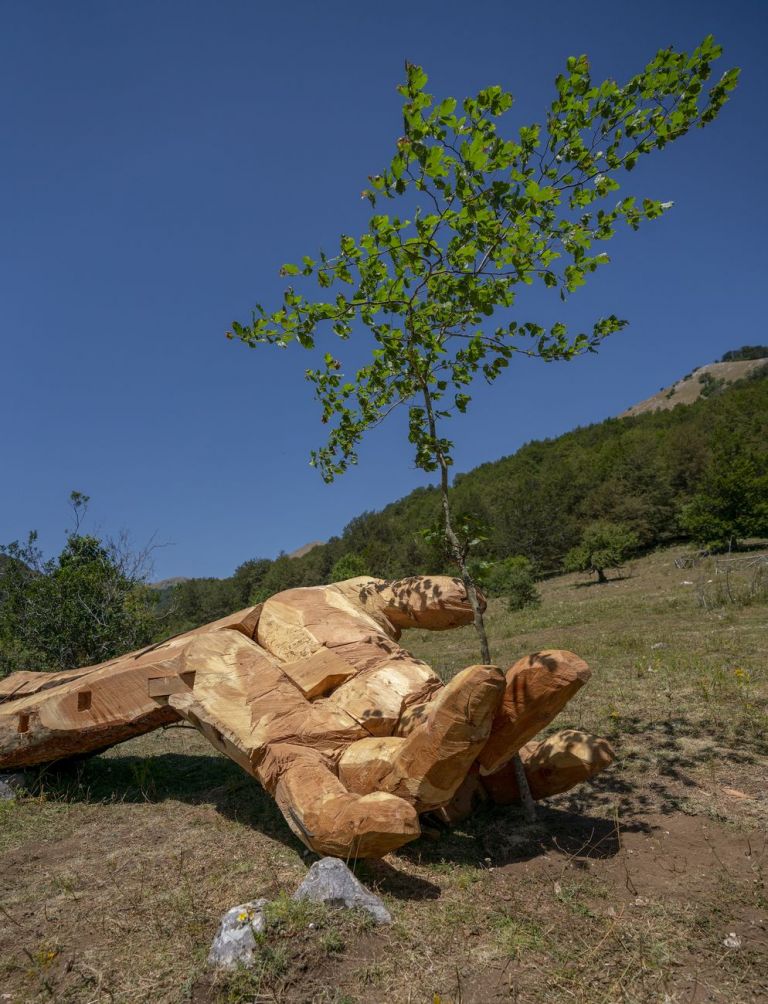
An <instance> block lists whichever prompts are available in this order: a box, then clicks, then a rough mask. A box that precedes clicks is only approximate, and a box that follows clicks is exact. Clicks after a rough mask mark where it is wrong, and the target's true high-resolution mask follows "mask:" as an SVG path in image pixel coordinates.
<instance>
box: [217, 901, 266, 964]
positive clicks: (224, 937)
mask: <svg viewBox="0 0 768 1004" xmlns="http://www.w3.org/2000/svg"><path fill="white" fill-rule="evenodd" d="M268 902H269V901H268V900H266V899H255V900H253V902H251V903H242V904H241V905H240V906H233V907H232V909H231V910H227V912H226V913H225V914H224V916H223V917H222V918H221V924H220V926H219V930H218V933H217V934H216V937H215V938H214V939H213V944H212V945H211V950H210V952H209V953H208V965H209V966H221V967H222V968H224V969H234V968H235V966H237V965H238V963H242V964H243V965H246V966H247V965H249V963H251V962H253V952H254V949H255V948H256V935H257V934H261V933H262V932H263V931H264V930H265V929H266V926H267V921H266V918H265V917H264V907H265V906H266V905H267V903H268Z"/></svg>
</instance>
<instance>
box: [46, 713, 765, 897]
mask: <svg viewBox="0 0 768 1004" xmlns="http://www.w3.org/2000/svg"><path fill="white" fill-rule="evenodd" d="M617 733H618V734H617V735H616V736H613V737H611V738H612V739H614V740H618V743H619V745H620V743H621V739H622V738H628V737H640V736H642V737H643V747H642V748H641V749H639V750H632V749H628V750H627V751H626V752H624V753H620V762H621V764H622V766H623V767H625V768H627V771H628V772H632V771H633V770H636V769H639V770H641V771H643V772H645V773H646V775H651V776H650V777H649V780H648V782H646V783H644V784H643V785H641V786H639V785H635V784H633V783H632V782H631V780H628V779H627V774H626V772H625V771H624V770H619V769H612V770H609V771H606V772H605V773H604V774H602V775H600V777H598V778H596V779H595V780H594V781H593V782H592V783H591V784H587V785H582V786H580V787H578V788H575V789H573V790H572V791H571V792H568V793H566V794H564V795H560V796H558V797H557V799H556V800H554V801H552V802H549V803H540V804H539V807H538V820H537V822H536V824H535V825H530V824H528V823H526V821H525V819H524V818H523V815H522V812H521V811H520V810H519V809H517V808H515V807H505V808H501V807H485V808H482V809H480V810H478V811H477V812H476V813H475V814H474V815H473V816H472V817H471V818H470V819H469V820H468V821H467V822H465V823H463V824H461V825H460V826H459V827H457V828H455V829H452V830H447V831H446V832H445V833H443V834H442V835H440V836H439V838H438V839H437V840H436V841H435V840H429V839H427V838H424V837H423V838H421V839H420V840H418V841H415V842H414V843H412V844H408V845H406V846H405V847H403V848H402V849H401V850H400V851H399V852H398V855H399V856H401V857H403V858H404V859H406V860H408V861H411V862H414V863H418V864H422V865H425V866H427V867H435V868H437V869H439V868H440V867H442V866H445V867H456V866H467V867H472V868H485V867H488V866H489V864H492V865H493V866H495V867H502V866H504V865H511V864H514V863H516V862H521V861H528V860H531V859H533V858H537V857H539V856H541V855H544V854H548V853H558V854H563V855H567V856H569V857H572V858H573V860H574V864H575V866H576V867H579V863H582V865H583V866H586V861H587V860H588V859H589V858H610V857H612V856H614V855H615V854H616V853H617V852H618V851H619V849H620V833H619V832H617V820H619V821H620V830H621V831H624V832H627V831H635V832H646V833H648V832H651V830H652V827H651V826H650V825H649V824H648V822H647V819H648V816H650V815H657V816H658V815H671V814H672V813H675V812H679V811H681V797H682V798H684V797H685V791H686V790H687V789H695V788H696V787H697V783H696V781H694V780H693V779H692V778H691V777H690V775H689V773H688V772H689V771H690V770H692V769H693V768H695V767H697V766H700V765H701V764H702V763H706V762H708V761H710V760H711V759H712V758H713V756H716V757H717V758H719V759H722V758H723V757H726V758H727V759H729V760H731V761H732V762H734V763H738V764H751V763H754V762H755V757H754V755H753V753H752V750H751V749H750V748H749V744H747V743H746V742H745V744H744V745H743V746H742V747H741V749H739V750H734V749H732V748H726V749H723V748H722V746H721V745H720V743H721V741H723V740H724V739H725V738H726V737H725V736H721V735H720V734H719V733H718V732H717V730H713V731H711V732H707V733H705V734H703V733H702V730H701V728H700V727H699V726H694V725H692V724H691V723H689V722H687V721H686V720H685V719H682V718H676V719H669V720H665V721H656V722H649V721H648V720H646V719H642V718H640V717H629V716H627V717H622V719H621V722H620V723H619V724H617ZM702 738H704V739H705V740H710V742H704V743H702ZM687 740H696V742H694V743H691V742H688V741H687ZM745 740H746V737H745ZM723 745H725V746H727V744H725V743H724V742H723ZM645 749H647V753H646V752H645V751H644V750H645ZM755 751H757V750H756V749H755ZM646 760H647V764H646ZM32 791H33V793H40V792H45V794H46V795H48V797H53V798H61V799H63V800H66V801H69V802H85V803H91V804H98V803H107V804H109V803H120V802H123V803H144V802H150V803H161V802H165V801H180V802H185V803H187V804H210V805H213V806H214V807H215V808H216V810H217V811H218V812H219V813H221V814H222V816H225V817H226V818H227V819H230V820H233V821H235V822H237V823H239V824H240V825H243V826H246V827H249V828H253V829H255V830H258V831H260V832H262V833H264V834H265V835H266V836H268V837H270V838H272V839H275V840H279V841H280V842H282V843H284V844H285V845H286V846H287V847H290V848H291V849H292V850H295V851H296V852H297V853H302V851H303V850H304V848H303V845H302V844H301V843H300V842H299V841H298V840H297V839H296V838H295V837H294V835H293V834H292V833H291V831H290V830H289V828H288V826H287V824H286V823H285V821H284V820H283V817H282V815H281V813H280V811H279V810H278V808H277V805H276V804H275V802H274V800H273V799H272V798H271V797H270V796H269V795H268V794H267V793H266V792H265V791H264V790H263V789H262V788H261V787H260V786H259V785H258V784H257V782H256V781H254V780H253V779H252V778H250V777H249V776H248V775H246V774H245V773H244V772H243V771H242V770H241V769H240V768H239V767H238V766H237V765H236V764H234V763H233V762H232V761H230V760H228V759H226V758H225V757H221V756H217V755H210V756H207V755H201V754H192V753H189V754H181V753H161V754H157V755H149V756H136V755H119V754H118V755H116V754H115V753H112V754H110V755H109V756H94V757H91V758H89V759H85V760H81V761H69V762H66V763H60V764H58V765H55V766H52V767H47V768H43V769H41V770H40V771H39V772H38V775H37V779H36V781H33V782H32ZM681 793H682V794H681ZM396 860H397V857H396V856H393V857H392V858H390V862H394V863H396ZM356 871H357V873H358V875H359V876H360V878H361V879H362V880H363V881H366V882H368V883H369V884H372V885H375V886H376V887H377V888H379V889H381V890H382V891H383V892H385V893H387V894H389V895H391V896H393V897H395V898H398V899H436V898H438V897H439V896H440V889H439V888H438V887H437V886H435V885H433V884H432V883H430V882H428V881H425V880H422V879H417V878H415V877H414V876H412V875H405V874H402V873H400V872H399V871H398V870H397V868H396V867H393V866H392V864H391V863H387V862H383V861H360V862H357V864H356Z"/></svg>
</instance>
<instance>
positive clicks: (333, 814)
mask: <svg viewBox="0 0 768 1004" xmlns="http://www.w3.org/2000/svg"><path fill="white" fill-rule="evenodd" d="M275 799H276V801H277V804H278V806H279V808H280V811H281V812H282V814H283V816H284V817H285V819H286V821H287V823H288V825H289V826H290V828H291V829H292V830H293V832H294V833H295V834H296V836H297V837H298V838H299V839H300V840H301V841H302V842H303V843H304V844H306V846H307V847H309V848H310V849H311V850H313V851H316V852H317V853H318V854H330V855H334V856H335V857H340V858H356V857H357V858H368V857H382V856H383V855H384V854H388V853H389V852H390V851H394V850H396V849H397V848H398V847H402V846H403V844H406V843H408V842H409V841H410V840H415V839H416V837H418V836H419V833H420V829H419V819H418V816H417V814H416V811H415V809H414V808H413V806H412V805H409V804H408V802H406V801H404V800H403V799H402V798H397V797H396V796H395V795H390V794H387V793H386V792H382V791H376V792H373V793H371V794H367V795H358V794H353V793H350V792H348V791H347V790H346V788H345V787H344V785H343V784H342V783H341V781H340V780H339V778H338V777H336V775H335V774H333V773H332V772H331V771H330V770H329V769H328V767H327V766H326V765H325V764H324V763H322V761H320V760H316V759H313V757H312V754H311V751H309V750H305V751H304V753H303V755H302V756H300V757H297V758H295V759H293V760H292V761H291V762H290V763H289V764H288V766H287V767H286V768H285V769H284V770H282V771H281V772H280V776H279V780H278V781H277V784H276V786H275Z"/></svg>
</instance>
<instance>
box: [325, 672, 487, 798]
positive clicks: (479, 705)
mask: <svg viewBox="0 0 768 1004" xmlns="http://www.w3.org/2000/svg"><path fill="white" fill-rule="evenodd" d="M503 691H504V677H503V676H502V674H501V672H500V670H498V669H497V668H496V667H495V666H470V667H469V668H468V669H465V670H463V671H462V672H461V673H458V674H457V675H456V676H455V677H454V678H453V679H452V680H451V682H450V683H449V684H448V685H447V686H446V687H444V688H443V689H442V690H441V691H439V692H438V693H437V695H436V697H435V699H434V700H433V701H432V702H431V703H430V704H429V710H428V712H427V715H426V718H425V720H424V722H423V724H421V725H420V726H418V727H417V728H415V729H414V730H413V731H412V732H411V733H410V735H409V736H407V737H406V738H400V737H389V738H380V739H363V740H361V741H360V742H357V743H353V744H352V745H351V746H350V747H349V748H348V749H347V750H346V752H345V753H344V754H343V756H342V757H341V760H340V761H339V777H340V778H341V780H342V781H343V783H344V784H345V786H346V787H347V788H348V789H349V790H350V791H358V792H361V793H364V792H368V791H373V790H379V791H387V792H391V793H392V794H395V795H398V796H399V797H400V798H403V799H405V800H406V801H408V802H410V803H411V804H412V805H413V806H415V808H416V810H417V812H427V811H429V810H430V809H434V808H437V807H438V806H441V805H444V804H445V803H446V802H447V801H450V799H451V798H452V797H453V795H454V793H455V791H456V789H457V788H458V787H459V785H460V784H461V782H462V781H463V780H464V777H465V775H466V773H467V771H468V770H469V768H470V766H471V765H472V763H473V761H474V760H475V758H476V757H477V754H478V753H479V751H480V750H481V749H482V748H483V746H484V744H485V742H486V741H487V739H488V736H489V734H490V729H491V723H492V721H493V719H494V715H495V713H496V709H497V708H498V706H499V702H500V700H501V697H502V694H503Z"/></svg>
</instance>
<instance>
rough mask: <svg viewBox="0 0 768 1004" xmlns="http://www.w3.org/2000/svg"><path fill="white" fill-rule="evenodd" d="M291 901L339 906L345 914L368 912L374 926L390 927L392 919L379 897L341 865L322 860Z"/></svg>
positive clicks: (333, 861) (328, 859) (311, 870)
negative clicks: (357, 909)
mask: <svg viewBox="0 0 768 1004" xmlns="http://www.w3.org/2000/svg"><path fill="white" fill-rule="evenodd" d="M293 898H294V899H311V900H312V901H313V902H314V903H326V904H327V905H328V906H341V907H345V908H346V909H347V910H351V909H353V908H354V907H359V908H360V909H361V910H367V911H368V913H370V914H371V916H372V917H373V918H374V920H375V921H376V923H377V924H391V923H392V917H391V915H390V913H389V910H387V908H386V907H385V906H384V903H383V902H382V900H380V899H379V897H378V896H374V894H373V893H372V892H369V891H368V890H367V889H366V888H365V886H364V885H363V884H362V883H361V882H358V880H357V879H356V878H355V876H354V875H353V874H352V872H351V871H350V870H349V868H347V866H346V865H345V864H344V862H343V861H340V860H339V859H338V858H321V859H320V860H319V861H316V862H315V863H314V864H313V865H312V867H311V868H310V869H309V871H308V872H307V877H306V878H305V879H304V881H303V882H302V883H301V885H300V886H299V888H298V889H297V890H296V892H295V893H294V894H293Z"/></svg>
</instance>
